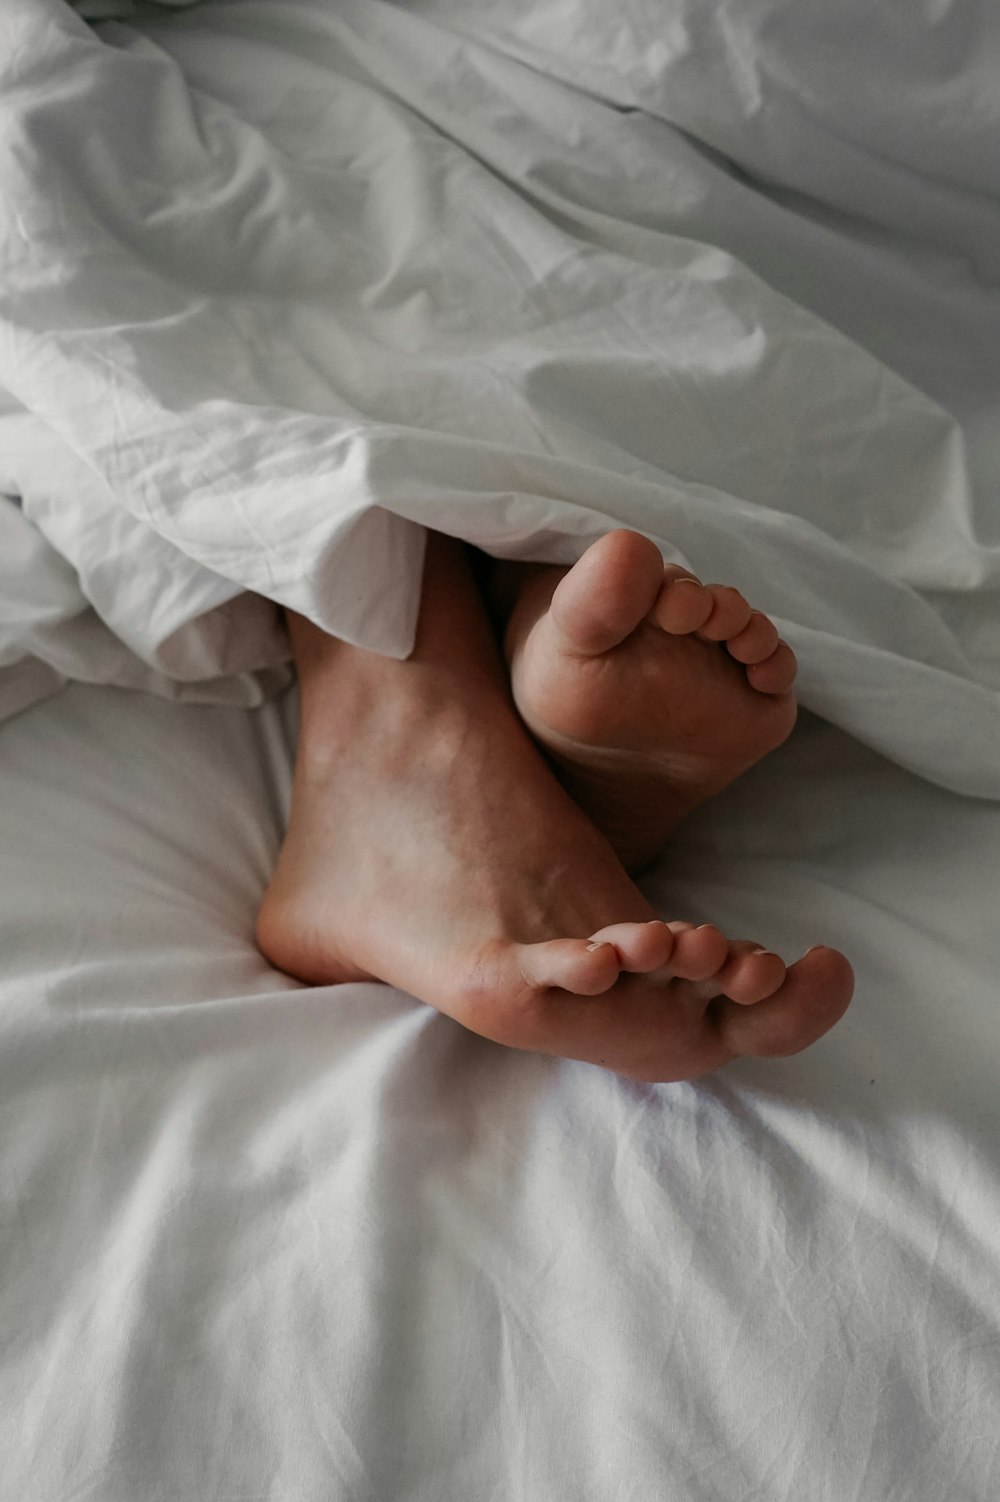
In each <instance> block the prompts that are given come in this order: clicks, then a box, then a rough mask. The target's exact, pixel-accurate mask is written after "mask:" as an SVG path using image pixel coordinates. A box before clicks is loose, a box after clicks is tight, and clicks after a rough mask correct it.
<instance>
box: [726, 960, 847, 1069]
mask: <svg viewBox="0 0 1000 1502" xmlns="http://www.w3.org/2000/svg"><path fill="white" fill-rule="evenodd" d="M853 994H854V972H853V970H852V969H851V966H850V964H849V963H848V961H847V959H846V958H845V957H844V955H842V954H841V953H840V952H839V951H838V950H836V949H826V948H824V947H822V946H821V947H818V948H816V949H811V950H810V951H809V953H808V954H806V955H804V956H803V957H802V959H801V960H798V961H797V962H796V963H795V964H794V965H791V966H789V968H788V970H787V971H786V973H785V978H784V981H783V982H782V984H781V985H780V986H779V987H778V989H777V990H776V991H774V992H773V993H772V994H771V995H770V996H768V997H767V998H766V999H765V1000H763V1001H759V1002H758V1003H757V1004H756V1005H755V1006H753V1005H751V1006H748V1005H746V1004H742V1005H741V1004H739V1003H738V1002H734V1001H730V1000H728V999H721V998H720V1000H719V1001H717V1002H716V1003H715V1008H714V1009H715V1012H716V1017H717V1021H718V1025H719V1030H720V1032H721V1035H722V1038H723V1041H724V1042H725V1045H726V1047H727V1049H728V1050H730V1051H731V1052H732V1053H733V1054H735V1055H739V1054H750V1055H754V1056H764V1057H768V1058H780V1057H783V1056H785V1055H787V1054H793V1053H799V1052H800V1050H802V1049H803V1048H808V1047H809V1045H810V1043H815V1042H816V1039H817V1038H821V1037H822V1036H823V1034H824V1033H826V1032H829V1030H830V1028H831V1027H833V1025H834V1023H835V1022H838V1021H839V1020H840V1018H841V1017H842V1016H843V1015H844V1013H845V1012H846V1011H847V1008H848V1006H849V1004H850V1000H851V997H852V995H853Z"/></svg>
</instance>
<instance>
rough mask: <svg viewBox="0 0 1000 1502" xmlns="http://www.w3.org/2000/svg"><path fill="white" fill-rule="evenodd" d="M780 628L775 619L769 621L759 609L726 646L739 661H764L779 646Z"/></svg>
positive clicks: (752, 613) (747, 662)
mask: <svg viewBox="0 0 1000 1502" xmlns="http://www.w3.org/2000/svg"><path fill="white" fill-rule="evenodd" d="M778 642H779V637H778V628H777V626H776V625H775V624H774V622H773V621H769V620H768V618H767V616H766V615H762V614H761V612H760V611H759V610H754V611H752V612H751V614H750V623H749V625H747V626H744V627H743V630H742V631H739V632H737V634H736V635H735V636H734V637H731V638H730V640H728V641H727V642H726V648H727V650H728V652H729V655H730V656H731V657H735V659H736V661H737V662H742V663H746V664H747V665H748V666H749V665H750V664H751V663H757V662H763V661H764V660H765V658H767V657H770V656H771V655H772V653H773V652H774V651H775V649H776V648H777V646H778Z"/></svg>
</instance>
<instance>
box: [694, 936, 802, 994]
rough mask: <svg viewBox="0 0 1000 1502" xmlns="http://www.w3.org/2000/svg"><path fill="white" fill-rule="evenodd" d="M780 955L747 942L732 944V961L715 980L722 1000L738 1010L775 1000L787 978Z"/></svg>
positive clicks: (714, 977)
mask: <svg viewBox="0 0 1000 1502" xmlns="http://www.w3.org/2000/svg"><path fill="white" fill-rule="evenodd" d="M786 973H787V972H786V970H785V962H784V960H783V959H782V958H781V956H780V955H777V954H773V953H772V952H771V950H769V949H762V948H761V947H760V945H759V944H751V943H749V942H747V941H745V940H738V941H735V942H731V943H730V945H729V957H728V958H727V960H726V962H725V964H724V965H723V966H722V968H721V969H720V970H719V973H718V974H717V975H715V976H713V978H712V984H713V985H717V986H718V989H719V991H720V992H721V993H722V995H723V996H727V997H728V998H729V999H730V1001H735V1002H736V1004H737V1005H738V1006H753V1005H755V1004H756V1003H757V1002H761V1001H764V1000H765V999H766V997H768V996H773V994H774V992H775V991H777V989H778V987H779V986H780V985H781V983H782V982H783V980H784V979H785V975H786Z"/></svg>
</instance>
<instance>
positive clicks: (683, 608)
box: [650, 565, 715, 636]
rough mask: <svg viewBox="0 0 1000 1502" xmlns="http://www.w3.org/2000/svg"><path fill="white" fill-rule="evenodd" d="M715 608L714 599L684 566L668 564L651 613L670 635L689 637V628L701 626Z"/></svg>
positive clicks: (690, 629) (693, 628)
mask: <svg viewBox="0 0 1000 1502" xmlns="http://www.w3.org/2000/svg"><path fill="white" fill-rule="evenodd" d="M714 608H715V599H714V597H713V596H712V594H711V592H710V591H709V590H707V589H706V588H705V586H704V584H702V582H701V580H700V579H696V578H695V577H694V575H693V574H689V573H688V572H687V571H686V570H685V569H680V568H675V567H673V566H670V565H668V566H667V568H666V569H665V570H664V579H663V586H662V588H661V590H660V593H659V595H658V596H657V599H656V603H655V605H654V606H653V609H652V611H651V612H650V614H651V616H652V619H653V621H654V622H655V624H656V625H657V626H659V628H660V630H661V631H665V632H667V634H668V635H669V636H690V634H691V633H692V631H698V630H700V629H701V627H702V626H703V625H704V624H705V622H706V621H707V620H708V618H709V616H710V615H711V614H712V611H713V610H714Z"/></svg>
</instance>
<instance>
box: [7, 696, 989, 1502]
mask: <svg viewBox="0 0 1000 1502" xmlns="http://www.w3.org/2000/svg"><path fill="white" fill-rule="evenodd" d="M293 723H294V719H293V705H292V704H291V703H290V702H289V703H281V704H279V705H275V704H268V705H265V706H264V708H263V709H261V710H258V711H252V710H242V709H223V708H203V707H202V708H197V707H196V708H189V707H186V706H179V705H176V704H170V703H164V702H161V701H158V700H156V699H154V698H152V697H151V696H149V695H145V694H135V693H131V694H129V693H122V692H120V691H116V690H113V689H105V688H89V687H81V686H74V687H72V688H70V689H68V690H67V691H66V692H65V693H63V694H60V695H58V696H56V697H54V698H52V699H50V700H49V702H48V703H45V704H41V705H39V706H36V707H35V708H34V709H32V710H29V711H28V712H26V713H25V714H22V715H21V716H19V717H18V718H17V719H15V720H11V721H9V722H8V723H7V724H6V725H5V726H3V727H0V915H2V916H0V953H2V964H0V1144H2V1172H0V1268H2V1276H0V1453H2V1454H3V1457H4V1466H3V1473H2V1477H0V1495H2V1496H3V1497H4V1499H5V1502H7V1499H10V1502H23V1499H26V1498H31V1499H32V1502H35V1499H37V1502H43V1499H44V1502H49V1499H53V1502H55V1499H59V1502H63V1499H67V1498H71V1497H72V1498H87V1499H89V1502H136V1499H138V1498H141V1499H143V1502H207V1499H209V1498H211V1499H226V1498H237V1497H238V1498H240V1499H241V1502H274V1499H275V1498H295V1499H296V1502H390V1499H392V1502H442V1499H449V1502H450V1499H456V1502H457V1499H461V1502H465V1499H477V1502H478V1499H486V1498H489V1499H497V1502H499V1499H505V1502H506V1499H511V1502H538V1499H540V1498H544V1499H545V1502H608V1499H609V1498H616V1499H617V1498H629V1499H631V1498H635V1499H642V1502H646V1499H650V1498H664V1497H669V1498H678V1499H683V1502H720V1499H725V1502H735V1499H737V1498H738V1499H740V1502H743V1499H745V1498H760V1499H762V1502H763V1499H767V1502H802V1499H806V1498H807V1499H809V1502H844V1499H845V1498H859V1499H861V1498H863V1499H866V1502H867V1499H869V1498H878V1499H879V1502H882V1499H888V1502H987V1499H989V1498H993V1497H996V1496H997V1495H998V1494H1000V1454H998V1447H997V1428H996V1423H995V1418H996V1413H997V1409H998V1405H1000V1306H998V1300H997V1226H998V1225H1000V1118H998V1114H997V1106H996V1101H997V1079H998V1078H1000V1030H998V1027H997V976H998V973H1000V927H998V925H997V923H996V891H997V884H998V880H1000V808H998V807H997V806H996V804H993V803H984V802H981V801H975V800H971V799H967V798H961V797H958V796H956V795H954V794H951V793H947V792H944V791H942V790H940V789H937V788H934V787H932V786H931V785H929V784H928V783H926V782H923V781H920V780H918V779H917V778H915V777H913V776H910V775H908V774H906V773H904V772H903V771H901V770H900V769H899V768H897V767H894V766H893V765H891V764H890V763H888V762H885V761H882V760H880V759H879V758H878V757H876V756H875V755H874V754H873V753H871V752H868V751H866V750H864V749H863V748H861V747H860V746H858V745H857V744H856V743H854V742H851V741H849V740H847V738H846V737H844V736H843V735H841V734H840V733H838V732H836V731H835V730H833V729H832V728H830V727H829V726H823V725H822V724H821V722H818V721H807V722H806V723H805V724H803V725H802V726H801V728H800V731H798V732H796V736H795V737H794V739H793V741H792V742H791V743H790V744H789V745H788V746H787V747H784V748H782V750H781V751H780V752H779V753H778V754H777V755H776V756H775V757H773V758H771V759H769V760H768V761H766V762H765V763H763V764H762V765H761V766H760V767H759V768H757V769H756V770H755V771H754V772H753V773H752V774H751V775H750V776H749V777H748V778H747V779H745V780H744V781H743V782H742V783H741V784H738V785H736V786H735V787H734V788H732V789H730V790H729V792H727V794H726V795H724V797H723V798H721V799H720V800H718V801H717V802H716V803H715V804H714V805H713V806H710V807H708V808H706V809H705V810H703V811H702V812H701V814H700V816H699V818H698V819H697V820H696V822H694V823H692V824H691V825H689V826H688V828H687V829H686V831H685V832H684V834H683V837H682V838H679V839H678V840H677V841H676V842H675V844H674V847H673V849H672V851H671V854H670V856H669V859H668V860H666V861H665V862H664V865H663V867H662V869H661V870H660V871H658V872H656V873H654V875H653V877H652V878H651V879H650V882H649V884H648V891H649V894H650V896H651V898H652V900H653V901H654V902H655V903H656V905H657V907H658V909H659V910H660V911H662V912H664V913H669V914H676V913H679V912H682V913H685V914H688V915H689V916H690V917H692V918H694V919H695V920H697V921H701V920H702V919H707V918H709V917H712V918H715V919H716V920H717V921H719V922H722V923H724V924H726V925H727V926H728V927H729V928H730V929H731V931H733V932H735V933H751V934H754V935H757V936H759V937H760V938H761V939H762V940H763V942H765V943H768V944H771V945H773V946H775V947H777V948H781V949H785V950H787V951H789V952H795V951H797V950H801V949H802V948H803V947H804V946H805V945H807V944H809V943H812V942H813V941H814V939H815V936H816V930H817V925H818V922H819V921H820V915H821V918H822V927H823V932H824V934H825V935H826V936H828V937H830V938H831V939H833V940H834V941H836V942H837V943H839V944H841V945H842V946H843V948H844V949H845V950H846V951H847V952H848V953H849V954H850V955H851V957H852V959H853V961H854V963H855V966H856V969H857V973H858V982H859V985H858V995H857V998H856V1000H855V1002H854V1004H853V1006H852V1008H851V1009H850V1011H849V1012H848V1014H847V1016H846V1017H845V1018H844V1020H843V1021H842V1022H841V1023H840V1024H839V1025H838V1027H836V1028H835V1029H834V1030H833V1032H832V1033H830V1034H829V1035H828V1036H827V1037H826V1038H825V1039H823V1040H822V1041H821V1042H820V1043H819V1044H817V1045H816V1046H815V1047H814V1048H813V1049H811V1050H809V1051H807V1052H806V1053H804V1054H801V1055H800V1056H798V1057H797V1058H794V1059H787V1060H773V1061H764V1060H761V1061H754V1062H745V1063H742V1064H740V1065H736V1066H732V1067H730V1068H728V1069H726V1070H724V1071H722V1072H721V1073H720V1074H718V1075H716V1076H714V1077H711V1078H708V1079H706V1080H703V1081H701V1082H698V1083H696V1084H681V1085H670V1086H641V1085H636V1084H632V1083H629V1082H627V1081H624V1080H621V1079H618V1078H617V1077H615V1076H612V1075H610V1074H607V1073H605V1072H603V1071H601V1070H599V1069H597V1068H594V1067H592V1066H589V1065H585V1064H577V1063H567V1062H565V1061H559V1060H555V1059H546V1058H541V1057H537V1056H531V1055H527V1054H521V1053H515V1052H513V1051H509V1050H505V1049H503V1048H501V1047H500V1046H498V1045H495V1044H492V1043H489V1042H487V1041H486V1040H485V1039H482V1038H479V1037H476V1036H475V1035H473V1034H471V1033H469V1032H466V1031H465V1030H464V1029H462V1028H461V1027H460V1026H459V1025H458V1024H457V1023H455V1022H453V1021H452V1020H451V1019H449V1018H446V1017H443V1016H441V1015H440V1014H439V1013H437V1012H435V1011H433V1010H432V1009H431V1008H430V1007H426V1006H423V1005H421V1004H420V1003H418V1002H415V1001H413V1000H412V999H411V998H409V997H406V996H404V995H402V994H400V993H399V992H396V991H393V990H390V989H389V988H388V987H382V986H377V985H345V986H337V987H325V988H323V987H321V988H317V989H310V988H307V987H300V986H297V985H296V984H295V983H293V982H292V981H290V980H288V979H287V978H286V977H283V976H280V975H278V974H276V973H275V972H274V971H272V970H270V969H269V968H268V966H267V965H266V964H265V963H264V961H263V960H262V958H261V957H260V955H259V954H258V953H257V951H256V950H255V948H254V945H253V938H252V922H253V915H254V911H255V909H256V906H257V903H258V901H259V898H260V893H261V891H262V888H263V885H264V883H265V881H266V879H267V876H268V873H269V871H270V869H271V866H272V863H273V860H274V856H275V851H276V848H277V842H278V838H279V834H280V830H281V827H282V822H283V817H284V809H285V804H286V800H287V796H288V786H289V779H290V767H291V748H292V744H293V733H292V731H293Z"/></svg>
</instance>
